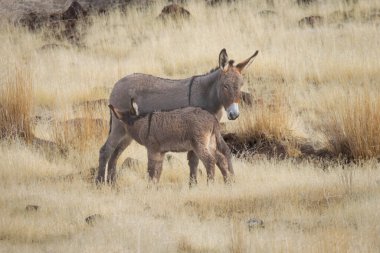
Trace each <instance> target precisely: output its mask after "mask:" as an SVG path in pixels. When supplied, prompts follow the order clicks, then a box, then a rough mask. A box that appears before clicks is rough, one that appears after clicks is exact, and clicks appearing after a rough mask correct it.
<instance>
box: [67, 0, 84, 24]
mask: <svg viewBox="0 0 380 253" xmlns="http://www.w3.org/2000/svg"><path fill="white" fill-rule="evenodd" d="M86 15H87V11H85V10H84V9H83V7H82V6H81V5H80V4H79V3H78V2H77V1H73V2H72V3H71V5H70V7H69V8H68V9H67V10H66V11H65V12H63V13H62V18H61V19H62V20H78V19H80V18H84V17H85V16H86Z"/></svg>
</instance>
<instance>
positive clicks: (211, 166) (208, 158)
mask: <svg viewBox="0 0 380 253" xmlns="http://www.w3.org/2000/svg"><path fill="white" fill-rule="evenodd" d="M194 152H195V154H196V155H197V156H198V157H199V159H200V160H201V161H202V163H203V165H204V166H205V167H206V171H207V183H209V182H214V175H215V163H216V161H215V158H214V156H213V155H212V154H211V153H210V151H209V149H208V148H207V145H203V144H201V143H198V144H195V147H194Z"/></svg>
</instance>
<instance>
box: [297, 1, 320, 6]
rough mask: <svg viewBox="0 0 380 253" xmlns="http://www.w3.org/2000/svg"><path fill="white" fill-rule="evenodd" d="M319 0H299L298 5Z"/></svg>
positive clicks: (306, 4) (305, 4)
mask: <svg viewBox="0 0 380 253" xmlns="http://www.w3.org/2000/svg"><path fill="white" fill-rule="evenodd" d="M316 2H317V0H297V4H298V6H308V5H310V4H313V3H316Z"/></svg>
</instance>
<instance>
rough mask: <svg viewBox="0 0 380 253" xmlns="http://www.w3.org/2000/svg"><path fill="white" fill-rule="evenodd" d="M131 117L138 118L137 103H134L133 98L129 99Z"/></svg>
mask: <svg viewBox="0 0 380 253" xmlns="http://www.w3.org/2000/svg"><path fill="white" fill-rule="evenodd" d="M130 112H131V115H133V116H139V107H138V105H137V103H136V102H135V99H134V98H131V110H130Z"/></svg>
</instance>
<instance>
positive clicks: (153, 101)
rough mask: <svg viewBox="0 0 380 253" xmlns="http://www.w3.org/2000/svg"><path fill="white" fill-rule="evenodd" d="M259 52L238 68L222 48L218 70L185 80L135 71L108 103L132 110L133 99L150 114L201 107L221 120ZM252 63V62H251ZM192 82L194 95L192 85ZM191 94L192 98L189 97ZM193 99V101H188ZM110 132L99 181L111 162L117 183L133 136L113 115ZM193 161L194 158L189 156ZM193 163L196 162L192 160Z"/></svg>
mask: <svg viewBox="0 0 380 253" xmlns="http://www.w3.org/2000/svg"><path fill="white" fill-rule="evenodd" d="M256 55H257V52H256V53H255V54H254V55H252V56H251V57H250V58H248V59H247V60H245V61H244V62H242V63H240V64H238V65H237V66H239V68H237V67H235V66H230V65H228V64H226V62H228V56H227V53H226V51H225V49H223V50H222V51H221V53H220V57H219V58H220V65H219V68H217V69H216V70H215V71H213V72H211V73H208V74H205V75H201V76H194V77H190V78H185V79H179V80H172V79H164V78H159V77H155V76H151V75H146V74H132V75H128V76H126V77H124V78H122V79H121V80H119V81H118V82H117V83H116V84H115V86H114V88H113V90H112V92H111V95H110V99H109V104H111V105H113V106H114V107H115V108H118V109H119V110H121V111H128V110H129V109H130V101H131V99H132V98H134V99H135V102H136V103H137V104H138V105H139V112H140V114H149V113H151V112H155V111H170V110H174V109H178V108H184V107H188V106H194V107H201V108H202V109H204V110H207V111H208V112H210V113H211V114H213V115H215V116H216V117H217V118H218V120H220V118H221V116H222V112H223V111H222V110H223V108H224V109H227V108H229V107H230V105H231V104H233V103H238V102H239V100H240V95H241V91H240V90H241V86H242V85H243V78H242V75H241V72H242V71H243V70H244V69H245V66H247V65H249V64H250V62H252V60H253V58H254V57H255V56H256ZM248 63H249V64H248ZM190 83H192V85H191V96H190V94H189V91H190V89H189V86H190ZM189 97H190V99H189ZM189 100H190V101H189ZM227 116H228V117H229V119H236V118H237V117H238V112H236V111H235V112H234V113H229V112H227ZM111 117H112V119H111V122H112V123H111V127H110V134H109V136H108V139H107V141H106V143H105V144H104V145H103V146H102V148H101V149H100V151H99V170H98V175H97V178H96V182H98V183H102V182H104V181H105V178H106V173H105V171H106V167H107V163H108V174H109V175H111V176H108V177H107V181H108V182H114V180H115V177H114V175H115V174H116V173H115V172H114V170H115V168H116V161H117V159H118V157H119V156H120V154H121V153H122V152H123V151H124V149H125V148H126V147H127V146H128V145H129V144H130V143H131V141H132V138H131V136H130V133H129V132H128V129H127V128H125V125H124V124H123V123H122V122H120V121H119V120H117V119H116V118H115V115H113V114H112V115H111ZM224 155H225V156H226V157H229V158H228V160H229V161H228V164H229V166H228V170H229V171H230V173H231V174H233V168H232V163H231V162H230V155H229V154H224ZM189 157H191V160H192V161H194V159H195V158H193V157H192V154H190V155H189ZM193 164H196V163H195V162H193Z"/></svg>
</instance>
